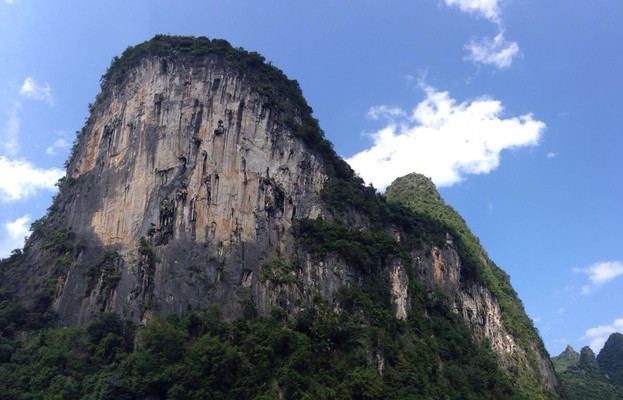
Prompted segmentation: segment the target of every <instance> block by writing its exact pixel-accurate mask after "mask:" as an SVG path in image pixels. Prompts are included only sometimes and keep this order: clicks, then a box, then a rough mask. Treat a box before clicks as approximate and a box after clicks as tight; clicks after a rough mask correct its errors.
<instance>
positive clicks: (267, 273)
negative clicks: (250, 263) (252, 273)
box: [260, 258, 300, 284]
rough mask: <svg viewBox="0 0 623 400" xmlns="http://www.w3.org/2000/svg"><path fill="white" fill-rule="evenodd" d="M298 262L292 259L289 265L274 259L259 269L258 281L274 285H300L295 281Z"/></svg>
mask: <svg viewBox="0 0 623 400" xmlns="http://www.w3.org/2000/svg"><path fill="white" fill-rule="evenodd" d="M297 265H298V260H296V259H294V260H292V261H291V262H289V263H286V262H285V261H283V260H281V259H279V258H275V259H273V260H271V261H269V262H265V263H263V264H262V265H261V267H260V280H261V281H262V282H265V281H271V282H272V283H275V284H284V283H295V284H300V281H298V280H297V279H296V267H297Z"/></svg>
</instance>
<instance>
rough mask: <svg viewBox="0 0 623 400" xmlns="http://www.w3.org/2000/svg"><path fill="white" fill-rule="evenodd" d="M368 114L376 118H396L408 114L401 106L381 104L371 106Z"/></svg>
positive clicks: (371, 117) (369, 116)
mask: <svg viewBox="0 0 623 400" xmlns="http://www.w3.org/2000/svg"><path fill="white" fill-rule="evenodd" d="M366 116H367V117H368V118H370V119H374V120H377V119H381V118H386V119H389V120H393V119H394V118H399V117H405V116H406V114H405V112H404V111H403V110H402V109H401V108H400V107H396V106H385V105H380V106H373V107H370V109H369V110H368V113H367V114H366Z"/></svg>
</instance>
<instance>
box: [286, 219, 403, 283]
mask: <svg viewBox="0 0 623 400" xmlns="http://www.w3.org/2000/svg"><path fill="white" fill-rule="evenodd" d="M296 235H297V239H298V240H299V242H300V243H301V244H302V245H303V246H305V247H306V248H307V249H308V250H310V251H311V252H312V253H314V254H317V255H320V256H322V255H326V254H336V255H338V256H340V257H341V258H342V259H343V260H344V261H346V262H348V263H349V264H350V265H353V266H355V267H357V268H359V269H361V270H363V271H365V272H366V273H370V272H372V271H374V270H377V269H378V267H380V266H383V265H387V264H388V262H390V261H391V259H392V258H393V257H397V256H400V255H401V251H402V249H401V247H400V246H399V245H398V243H396V241H395V240H394V239H393V238H392V237H391V236H389V235H388V234H387V233H385V232H384V231H380V230H378V231H373V232H366V231H363V230H361V229H358V228H350V227H348V226H346V225H345V224H343V223H341V222H337V221H329V220H326V219H324V218H317V219H315V220H312V219H301V220H299V221H297V225H296Z"/></svg>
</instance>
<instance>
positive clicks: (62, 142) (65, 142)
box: [45, 131, 71, 156]
mask: <svg viewBox="0 0 623 400" xmlns="http://www.w3.org/2000/svg"><path fill="white" fill-rule="evenodd" d="M56 135H57V136H59V138H58V139H56V140H55V141H54V143H53V144H52V145H51V146H48V147H47V148H46V149H45V154H48V155H51V156H55V155H56V154H57V152H58V151H59V150H60V151H63V150H67V149H68V148H69V147H71V142H70V141H69V138H67V135H66V134H65V132H63V131H59V132H56Z"/></svg>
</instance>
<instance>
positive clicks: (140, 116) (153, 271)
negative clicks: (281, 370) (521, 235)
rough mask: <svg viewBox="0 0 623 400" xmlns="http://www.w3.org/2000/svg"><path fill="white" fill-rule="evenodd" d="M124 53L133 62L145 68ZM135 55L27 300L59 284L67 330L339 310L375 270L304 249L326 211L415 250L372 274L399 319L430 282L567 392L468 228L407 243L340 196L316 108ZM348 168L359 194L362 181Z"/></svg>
mask: <svg viewBox="0 0 623 400" xmlns="http://www.w3.org/2000/svg"><path fill="white" fill-rule="evenodd" d="M152 53H158V51H153V52H152ZM124 57H125V58H124ZM124 57H122V59H121V61H118V62H119V63H122V62H128V59H131V58H130V57H126V56H124ZM131 60H132V63H129V64H128V65H126V66H125V69H123V75H122V77H121V78H119V79H117V80H115V81H114V82H110V81H109V82H108V84H107V85H104V90H103V92H102V94H101V95H100V96H99V97H98V100H97V101H96V103H95V105H94V106H93V107H92V112H91V116H90V117H89V119H88V121H87V124H86V126H85V128H84V129H83V131H82V134H81V136H80V138H79V141H78V143H77V147H76V151H75V153H74V155H73V157H72V159H71V160H70V162H69V164H68V173H67V178H66V179H65V181H64V182H63V184H62V185H61V191H60V193H59V195H58V197H57V199H56V201H55V203H54V206H53V207H52V209H51V211H50V213H49V215H48V216H47V218H46V220H45V224H44V225H45V226H44V228H41V230H39V231H35V233H34V234H33V236H32V237H31V238H30V240H29V244H28V246H27V249H26V256H27V259H28V268H26V270H27V271H28V275H24V277H23V279H22V282H21V284H22V289H21V295H22V296H23V297H28V296H29V295H30V294H32V293H34V291H36V290H37V288H39V287H43V286H44V285H46V284H47V285H49V283H50V279H49V278H50V276H51V275H52V276H53V282H52V286H53V287H52V289H53V292H54V296H53V297H54V298H53V301H54V308H55V309H56V310H57V313H58V321H59V322H58V324H59V325H60V326H70V325H76V324H79V325H84V324H86V323H87V322H88V321H89V320H91V319H92V318H93V316H94V315H96V314H98V313H100V312H102V311H105V310H110V311H114V312H115V313H118V314H120V315H121V316H122V317H124V318H128V319H131V320H133V321H135V322H146V321H149V320H151V319H153V318H154V317H156V316H163V315H166V314H167V313H169V312H175V313H178V314H182V313H184V311H185V310H186V309H187V308H192V309H205V308H208V307H210V306H212V305H218V306H219V307H221V309H222V310H223V311H224V314H225V317H226V318H234V317H238V316H245V317H250V316H255V315H258V314H259V315H268V314H270V312H271V310H273V309H274V308H275V307H280V308H281V309H283V310H285V312H286V313H288V314H291V315H295V314H297V313H298V312H300V311H301V310H303V309H305V308H306V307H307V306H309V305H310V304H312V302H313V299H315V298H318V297H320V298H322V299H325V300H326V301H327V302H328V303H329V304H331V305H332V307H333V309H334V310H335V311H337V312H339V311H340V310H341V307H342V305H341V304H340V301H339V299H338V297H339V296H338V291H339V289H340V288H342V287H344V286H346V285H357V284H361V283H362V282H363V281H364V280H365V279H367V278H366V276H367V275H370V274H371V271H370V269H369V268H368V270H366V269H365V268H362V266H361V265H360V264H365V262H364V261H365V260H366V258H365V257H360V258H353V257H350V256H349V255H348V254H345V252H344V249H341V248H333V247H331V248H329V249H327V248H320V247H319V246H316V247H314V246H309V243H308V245H305V243H303V242H304V241H302V240H299V237H298V236H297V233H296V227H297V221H302V220H316V219H317V218H318V217H322V218H321V219H320V220H321V221H338V222H339V223H340V224H344V221H346V222H347V223H346V224H345V225H348V224H350V226H349V229H350V230H348V231H345V232H347V233H348V234H350V235H353V237H355V238H356V237H359V236H357V235H364V234H366V233H367V232H370V231H373V230H376V231H375V232H377V233H376V234H377V236H375V238H380V239H379V240H381V239H383V240H386V239H387V238H389V239H388V240H390V241H392V242H393V244H391V245H389V244H388V246H389V247H391V246H394V247H393V248H397V247H399V246H402V247H401V248H406V249H407V251H406V252H400V251H396V252H393V253H392V252H391V251H389V252H388V253H387V255H386V256H385V257H384V258H382V259H380V260H379V261H378V262H376V264H375V265H374V268H373V270H374V272H373V273H374V274H377V275H378V278H379V279H380V280H379V282H382V283H383V284H385V283H386V284H387V286H388V287H389V290H388V291H387V294H386V296H387V299H386V300H387V303H388V304H390V305H391V306H392V307H393V311H394V313H395V317H396V318H397V319H400V320H408V318H409V316H410V313H411V312H412V309H413V308H414V307H416V305H414V304H413V303H414V293H413V290H414V287H415V284H416V281H417V284H422V283H423V284H424V286H425V287H426V288H427V289H426V290H428V291H429V292H430V293H433V292H435V291H436V290H441V291H442V292H443V293H444V294H445V295H446V296H447V303H448V306H449V308H450V309H451V310H452V311H453V312H454V313H455V314H457V315H460V316H461V317H462V319H463V320H464V322H465V324H466V326H467V327H468V328H469V329H470V331H471V332H472V334H473V337H474V338H475V340H477V341H479V340H481V339H482V338H483V337H484V338H487V339H488V342H489V343H490V346H491V348H492V349H493V350H494V351H495V352H496V353H497V354H498V355H499V356H500V357H499V358H500V360H501V364H502V365H504V366H505V367H506V368H508V369H509V370H510V369H512V368H515V369H517V366H518V365H519V366H520V367H519V368H520V369H526V370H530V371H532V372H531V374H532V375H531V376H534V377H535V379H537V380H539V381H542V382H543V385H544V387H546V388H547V390H549V389H552V388H554V387H555V385H556V378H555V375H554V373H553V369H552V367H551V363H550V362H549V359H548V357H547V354H546V353H545V352H544V349H543V348H542V344H541V347H539V346H537V344H538V343H536V342H534V341H531V340H532V339H530V340H522V341H518V340H517V338H516V337H514V336H513V334H511V333H510V331H509V329H508V328H507V326H506V324H508V322H509V319H508V318H509V317H508V313H506V314H505V313H504V310H503V306H504V305H503V304H502V305H501V303H500V302H499V299H498V297H497V296H496V295H495V294H494V293H493V292H492V290H490V288H489V287H488V286H487V285H486V284H485V283H484V281H483V280H482V279H476V278H473V277H468V275H467V274H466V271H468V270H469V268H467V267H466V265H467V263H466V259H465V255H464V254H462V253H461V249H462V247H461V246H462V244H457V241H459V239H460V237H459V236H460V235H458V234H457V232H453V231H451V230H449V229H446V228H447V227H445V228H443V229H444V230H443V235H444V239H443V240H442V241H439V240H437V241H432V242H422V240H424V239H421V238H420V239H421V240H420V239H418V240H420V241H419V242H417V241H415V242H413V243H418V244H408V243H411V242H409V241H408V240H407V239H406V238H407V236H408V235H406V234H405V232H404V231H403V230H404V229H403V228H399V227H398V223H397V222H396V221H393V222H387V221H385V220H383V219H382V218H380V217H378V216H376V217H375V216H373V215H371V214H370V212H369V211H368V209H366V208H365V207H362V206H356V204H355V203H357V202H354V203H353V204H355V205H352V204H351V203H349V201H351V199H348V198H346V195H345V194H344V193H347V192H346V191H345V192H343V193H342V192H340V190H346V189H344V188H342V187H341V186H340V185H339V184H338V185H337V189H333V193H338V195H335V196H334V197H331V196H329V195H326V192H327V187H328V183H327V182H329V181H332V180H333V181H335V180H336V179H337V178H336V176H338V175H339V174H340V172H339V169H340V168H342V169H343V168H345V167H344V165H345V164H344V162H343V161H341V160H340V161H335V160H336V159H337V156H335V154H334V153H333V151H332V150H330V146H328V145H327V143H325V142H324V141H323V140H321V138H322V135H321V133H320V132H316V131H313V132H312V134H310V133H309V126H307V128H308V130H307V131H306V130H305V121H306V120H307V121H309V118H311V117H310V116H309V112H310V111H309V110H307V109H304V108H305V107H306V105H302V103H301V102H300V101H299V100H297V99H296V98H294V97H295V96H294V97H293V95H292V92H290V93H285V94H284V93H278V94H277V95H275V94H274V91H275V90H276V89H275V88H274V87H271V86H270V85H267V84H266V83H265V82H261V81H258V78H257V76H255V75H254V72H253V67H252V66H250V67H249V68H247V69H242V70H241V69H240V68H237V67H236V66H233V65H232V63H233V61H232V60H231V59H230V58H228V56H226V55H225V56H224V55H223V54H221V53H218V52H216V53H214V54H213V53H208V54H205V55H201V56H196V55H193V54H191V53H187V52H184V53H180V52H173V53H171V54H159V53H158V54H151V53H149V52H148V54H141V55H140V57H135V58H134V59H131ZM247 63H248V64H249V63H250V64H255V61H254V60H250V61H249V60H247ZM113 66H114V64H113ZM111 68H112V67H111ZM109 75H110V74H109ZM109 79H110V78H109ZM267 93H268V94H267ZM295 94H296V93H295ZM275 96H276V97H275ZM301 127H303V128H301ZM312 128H313V127H312ZM312 130H313V129H312ZM314 135H315V136H314ZM310 137H311V138H312V139H310ZM310 143H311V144H310ZM327 149H329V150H330V151H329V150H327ZM327 154H329V156H327ZM332 157H333V158H332ZM346 169H347V170H348V171H347V172H348V174H351V175H349V176H350V177H349V178H348V179H345V178H344V179H343V183H344V185H342V186H345V187H348V185H351V184H352V182H353V181H356V179H355V178H354V176H353V174H352V171H350V169H349V168H347V167H346ZM342 173H343V172H342ZM348 174H347V175H348ZM338 181H339V180H338ZM340 182H342V181H340ZM349 182H350V183H349ZM420 183H421V182H420ZM427 185H428V184H426V183H425V184H424V185H423V186H421V187H418V188H416V189H417V190H416V192H417V193H426V196H428V197H426V198H424V200H423V203H422V204H429V203H428V202H429V200H430V197H431V196H432V197H433V198H434V199H435V200H434V201H437V198H438V197H439V195H438V194H437V193H436V191H435V190H434V186H433V187H432V188H431V187H430V185H428V186H427ZM356 190H363V189H356ZM356 190H355V191H356ZM323 193H324V194H325V195H324V197H323ZM362 193H363V192H362ZM435 196H436V197H435ZM369 197H370V199H368V200H366V201H368V202H369V204H373V205H374V207H377V206H378V204H380V202H381V200H379V199H378V198H377V197H376V196H375V195H374V193H372V195H371V196H369ZM394 197H395V196H394ZM331 199H333V200H331ZM336 202H337V203H340V202H343V203H344V204H345V205H344V207H343V210H346V211H345V212H344V213H343V214H344V215H340V213H339V212H337V211H336V207H335V203H336ZM374 207H372V208H374ZM338 208H340V207H338ZM420 225H421V224H419V223H414V224H413V225H412V227H415V228H417V229H420V228H418V227H419V226H420ZM339 226H342V225H339ZM435 226H436V225H435ZM415 228H414V229H415ZM423 229H424V228H423ZM435 229H436V228H435ZM59 232H60V233H59ZM378 232H380V233H378ZM423 232H424V233H426V229H424V231H423ZM61 234H63V235H65V236H66V237H71V238H76V239H79V241H80V244H79V245H78V244H76V245H74V247H73V251H67V250H66V249H64V248H63V247H62V246H61V247H59V246H58V245H57V244H55V243H56V242H58V241H57V240H56V239H55V240H52V239H54V238H55V237H60V236H62V235H61ZM55 235H56V236H55ZM65 236H63V237H65ZM432 236H434V235H433V234H429V233H426V235H425V237H426V238H429V237H432ZM411 239H413V237H411ZM411 239H410V240H411ZM357 240H359V239H357ZM374 240H376V239H374ZM374 240H369V239H365V240H363V239H362V240H361V243H359V244H362V243H363V244H364V245H369V246H374V245H375V243H373V242H374ZM371 242H372V243H371ZM359 244H358V245H359ZM65 247H67V246H65ZM59 249H60V250H59ZM353 249H354V251H360V250H361V246H360V247H357V246H355V247H353ZM54 251H56V252H57V253H58V255H59V256H61V255H62V256H63V257H65V262H64V264H63V265H62V268H60V267H59V268H54V269H53V270H52V272H53V274H51V273H50V268H49V266H47V264H46V263H47V262H49V260H50V259H51V254H52V253H53V252H54ZM373 257H374V255H372V258H373ZM368 258H370V257H368ZM361 260H364V261H361ZM484 262H485V264H486V260H485V261H484ZM372 263H373V264H374V262H372ZM470 268H471V267H470ZM470 271H471V270H470ZM470 273H471V272H470ZM414 280H415V281H414ZM511 291H512V289H511ZM417 307H422V306H421V305H417ZM519 312H520V313H523V309H521V310H520V311H519ZM522 315H523V316H524V317H525V314H522ZM505 318H506V319H505ZM528 329H532V331H534V328H533V327H532V326H531V325H529V326H528ZM534 335H536V334H534ZM530 337H532V336H530ZM536 337H537V338H538V335H537V336H536ZM539 340H540V339H539ZM528 355H534V357H533V358H534V359H535V360H536V361H535V363H532V364H530V362H529V361H528V359H529V358H531V357H528ZM382 369H383V367H382V365H380V364H379V371H382Z"/></svg>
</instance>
